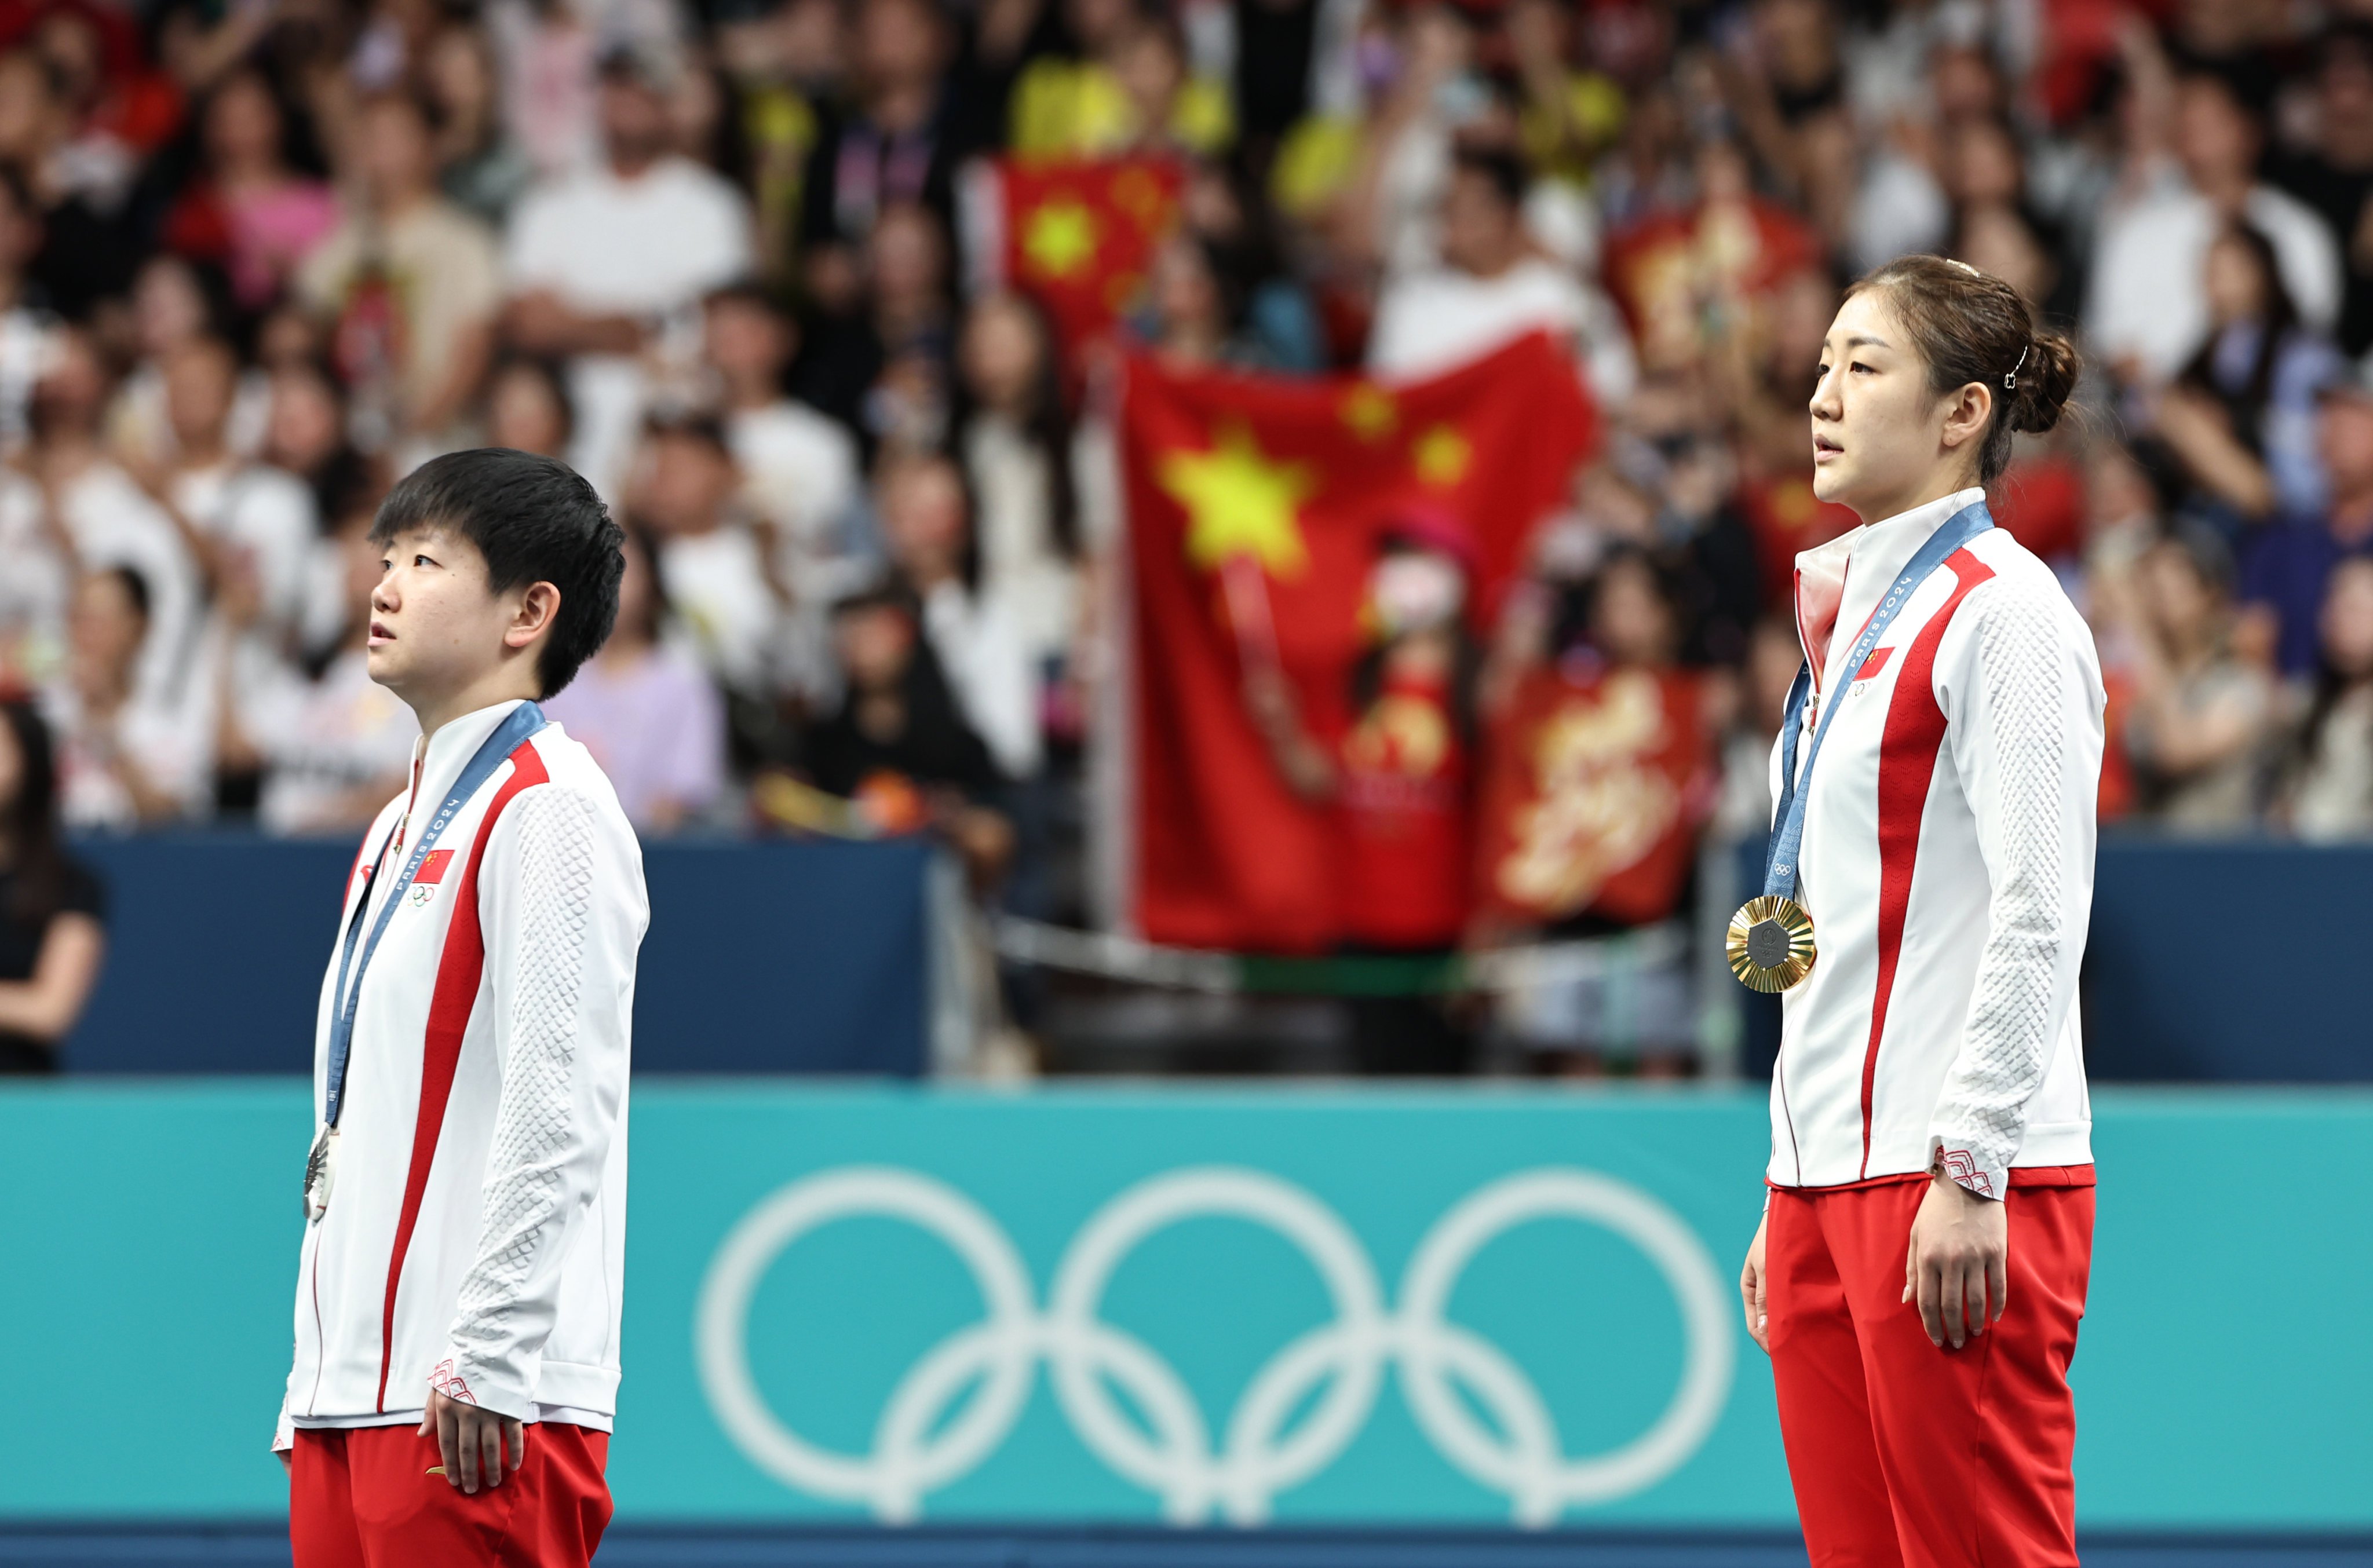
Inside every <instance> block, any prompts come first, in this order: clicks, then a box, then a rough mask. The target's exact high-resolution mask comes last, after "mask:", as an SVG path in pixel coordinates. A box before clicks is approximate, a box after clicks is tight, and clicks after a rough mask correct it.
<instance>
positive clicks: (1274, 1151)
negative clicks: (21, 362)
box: [0, 1081, 2373, 1527]
mask: <svg viewBox="0 0 2373 1568" xmlns="http://www.w3.org/2000/svg"><path fill="white" fill-rule="evenodd" d="M635 1094H636V1098H635V1105H634V1118H635V1122H634V1138H635V1165H634V1185H633V1191H632V1205H631V1208H632V1230H631V1233H630V1235H631V1242H630V1249H629V1281H630V1295H629V1299H628V1303H627V1308H626V1341H625V1348H626V1383H625V1391H624V1394H623V1399H624V1404H625V1408H624V1410H623V1412H622V1418H621V1426H620V1431H619V1434H618V1437H617V1440H616V1445H615V1448H614V1458H613V1466H612V1473H611V1480H612V1483H613V1486H614V1491H615V1492H616V1495H617V1499H618V1503H619V1506H620V1509H621V1515H622V1517H625V1518H630V1519H631V1518H641V1519H645V1520H651V1519H659V1518H687V1519H715V1520H746V1521H758V1520H789V1519H808V1520H814V1519H832V1518H840V1519H864V1518H881V1519H892V1520H896V1519H906V1518H916V1517H920V1518H923V1519H926V1520H932V1519H937V1520H961V1519H979V1518H987V1517H1033V1518H1047V1519H1055V1518H1072V1519H1079V1518H1096V1519H1134V1520H1154V1519H1159V1518H1164V1517H1167V1518H1170V1519H1174V1520H1179V1521H1189V1520H1192V1521H1204V1522H1212V1523H1224V1522H1228V1521H1244V1522H1251V1521H1257V1520H1263V1519H1273V1520H1276V1521H1278V1522H1281V1523H1292V1522H1295V1521H1318V1520H1328V1521H1343V1520H1378V1521H1382V1520H1426V1521H1434V1522H1441V1523H1478V1522H1488V1521H1492V1520H1511V1521H1517V1522H1527V1523H1548V1522H1551V1521H1562V1522H1565V1523H1569V1524H1581V1523H1605V1524H1609V1525H1612V1524H1618V1523H1620V1524H1628V1525H1635V1526H1636V1525H1655V1524H1691V1525H1701V1526H1702V1525H1722V1524H1736V1525H1770V1524H1778V1523H1784V1522H1786V1521H1787V1520H1788V1518H1789V1517H1790V1512H1791V1510H1790V1504H1789V1495H1788V1488H1787V1480H1786V1474H1785V1470H1784V1468H1783V1462H1782V1459H1781V1455H1780V1445H1779V1440H1778V1433H1777V1429H1776V1425H1775V1422H1774V1419H1773V1416H1772V1410H1771V1379H1770V1375H1769V1374H1768V1372H1767V1371H1766V1369H1765V1366H1764V1364H1763V1362H1762V1358H1761V1357H1760V1356H1759V1354H1758V1353H1757V1352H1756V1351H1755V1349H1754V1347H1753V1345H1752V1344H1751V1343H1749V1342H1748V1340H1746V1338H1745V1337H1744V1335H1743V1334H1742V1333H1741V1332H1740V1330H1739V1329H1738V1328H1737V1326H1736V1325H1737V1313H1736V1308H1735V1305H1733V1304H1734V1290H1733V1285H1732V1281H1733V1279H1734V1277H1735V1274H1736V1266H1737V1258H1738V1254H1739V1252H1740V1249H1741V1248H1742V1247H1744V1246H1745V1245H1746V1243H1747V1240H1748V1235H1750V1234H1751V1232H1752V1230H1753V1228H1754V1223H1755V1215H1756V1211H1757V1207H1758V1193H1757V1183H1758V1176H1759V1168H1760V1164H1761V1156H1762V1148H1763V1143H1764V1141H1765V1137H1766V1132H1765V1122H1764V1113H1763V1108H1762V1105H1761V1103H1760V1100H1759V1098H1757V1097H1755V1096H1752V1095H1747V1094H1689V1093H1676V1094H1647V1093H1638V1094H1627V1093H1604V1094H1554V1093H1545V1092H1538V1091H1532V1092H1525V1091H1518V1090H1512V1089H1510V1090H1502V1089H1477V1090H1475V1091H1473V1092H1470V1093H1456V1092H1444V1091H1432V1092H1419V1091H1406V1092H1404V1091H1399V1090H1389V1089H1380V1090H1375V1091H1372V1092H1357V1093H1355V1092H1350V1091H1344V1090H1316V1089H1310V1090H1297V1089H1267V1088H1264V1089H1261V1090H1258V1091H1252V1090H1245V1091H1234V1090H1224V1091H1210V1090H1193V1089H1170V1088H1163V1089H1151V1088H1148V1089H1135V1090H1120V1091H1093V1090H1061V1091H1049V1092H1041V1093H1033V1094H987V1093H978V1094H975V1093H958V1092H947V1091H940V1092H932V1091H926V1090H899V1089H890V1088H873V1087H851V1088H832V1087H825V1088H817V1087H801V1086H789V1085H784V1084H778V1083H766V1084H755V1083H734V1084H690V1083H669V1082H638V1083H637V1088H636V1092H635ZM2097 1109H2098V1114H2099V1116H2100V1125H2099V1128H2098V1133H2097V1149H2098V1155H2099V1158H2100V1161H2101V1165H2102V1170H2103V1178H2102V1185H2101V1188H2100V1196H2099V1222H2098V1223H2099V1229H2098V1246H2097V1256H2096V1267H2095V1273H2094V1285H2093V1294H2092V1309H2091V1312H2090V1314H2089V1316H2088V1317H2087V1322H2086V1325H2085V1329H2084V1338H2083V1341H2082V1348H2081V1350H2080V1352H2079V1354H2078V1357H2077V1363H2076V1384H2077V1391H2078V1401H2079V1402H2078V1412H2079V1420H2080V1438H2079V1444H2078V1453H2077V1485H2078V1498H2079V1506H2080V1510H2081V1514H2082V1516H2083V1518H2084V1519H2085V1520H2086V1521H2087V1523H2088V1524H2090V1525H2091V1526H2093V1527H2133V1526H2142V1527H2304V1526H2319V1527H2366V1526H2367V1525H2373V1486H2368V1485H2367V1482H2366V1479H2365V1478H2366V1477H2367V1475H2368V1474H2373V1420H2368V1419H2367V1416H2366V1414H2365V1408H2364V1399H2365V1391H2366V1390H2367V1388H2368V1387H2373V1348H2368V1346H2373V1337H2368V1336H2367V1334H2366V1333H2365V1331H2364V1329H2363V1326H2362V1318H2363V1314H2364V1304H2365V1303H2366V1302H2367V1300H2368V1299H2373V1253H2368V1249H2367V1247H2366V1246H2365V1245H2364V1238H2365V1234H2366V1233H2365V1228H2364V1223H2363V1219H2362V1212H2361V1210H2362V1199H2361V1196H2360V1195H2361V1192H2362V1188H2363V1182H2362V1175H2363V1171H2364V1169H2365V1166H2366V1161H2367V1155H2368V1154H2373V1095H2367V1094H2318V1095H2314V1096H2307V1095H2297V1094H2272V1093H2266V1094H2249V1093H2239V1094H2237V1093H2232V1092H2225V1093H2220V1094H2213V1095H2212V1094H2202V1093H2197V1092H2126V1093H2121V1094H2110V1093H2104V1094H2100V1095H2099V1096H2098V1101H2097ZM306 1119H307V1107H306V1101H305V1094H304V1091H303V1088H302V1087H301V1085H298V1084H295V1083H282V1082H276V1081H275V1082H264V1083H256V1082H246V1083H238V1084H226V1083H222V1082H205V1083H197V1082H193V1083H186V1084H183V1083H171V1084H154V1083H152V1084H146V1085H143V1084H134V1083H125V1084H122V1085H108V1086H96V1087H94V1086H88V1085H36V1086H29V1087H23V1088H16V1087H11V1088H9V1089H7V1090H6V1091H5V1092H0V1345H5V1346H6V1352H7V1354H8V1358H9V1362H10V1379H9V1380H10V1383H11V1386H12V1395H13V1397H12V1398H11V1399H10V1401H9V1419H8V1420H6V1422H0V1515H6V1516H28V1515H45V1516H53V1517H54V1516H59V1515H113V1516H122V1515H181V1516H192V1515H200V1516H204V1515H255V1514H259V1513H265V1512H270V1511H273V1510H275V1509H276V1508H277V1507H278V1506H279V1505H280V1503H281V1487H280V1478H279V1468H278V1466H277V1465H275V1463H274V1462H273V1461H272V1460H271V1458H270V1457H268V1456H267V1455H266V1453H265V1452H264V1447H265V1444H266V1442H267V1440H268V1437H269V1433H270V1429H271V1425H272V1416H273V1411H274V1409H275V1405H276V1402H277V1399H278V1388H279V1384H280V1381H281V1378H282V1376H283V1375H284V1373H285V1370H286V1361H287V1354H288V1346H289V1335H290V1316H291V1313H290V1301H291V1293H292V1290H293V1281H294V1278H295V1267H296V1257H297V1244H298V1230H299V1224H300V1222H299V1221H298V1216H297V1185H298V1165H299V1164H300V1163H301V1159H302V1154H303V1152H304V1148H305V1143H306V1134H307V1126H306Z"/></svg>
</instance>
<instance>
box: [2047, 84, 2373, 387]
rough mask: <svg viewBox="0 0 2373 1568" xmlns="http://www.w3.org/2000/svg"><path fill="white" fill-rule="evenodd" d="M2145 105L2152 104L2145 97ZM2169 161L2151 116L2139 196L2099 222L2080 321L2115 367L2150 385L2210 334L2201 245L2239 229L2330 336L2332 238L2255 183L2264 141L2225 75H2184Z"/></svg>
mask: <svg viewBox="0 0 2373 1568" xmlns="http://www.w3.org/2000/svg"><path fill="white" fill-rule="evenodd" d="M2140 101H2141V102H2142V103H2143V104H2145V106H2147V105H2150V104H2155V103H2156V102H2157V101H2158V99H2157V96H2154V95H2153V94H2151V93H2149V92H2147V91H2145V92H2143V93H2142V95H2141V99H2140ZM2171 104H2172V108H2171V111H2170V113H2169V117H2168V126H2167V131H2168V136H2169V139H2170V141H2171V143H2172V147H2173V152H2174V161H2173V163H2171V164H2170V163H2169V162H2168V160H2167V159H2166V158H2162V157H2159V156H2157V154H2156V153H2155V152H2154V151H2153V150H2152V148H2151V138H2152V137H2153V135H2154V134H2155V133H2154V132H2153V131H2152V130H2151V129H2150V128H2148V127H2149V126H2150V124H2151V113H2150V111H2149V110H2148V109H2147V108H2145V109H2144V110H2142V111H2138V114H2139V115H2140V117H2141V118H2142V119H2143V120H2144V122H2145V130H2144V131H2143V132H2142V133H2141V134H2142V135H2143V136H2144V138H2145V142H2144V146H2143V147H2142V148H2141V149H2140V151H2141V155H2142V158H2143V164H2142V167H2141V168H2140V169H2138V170H2136V171H2135V172H2136V176H2137V177H2138V178H2139V179H2140V180H2142V181H2143V184H2142V188H2141V190H2140V192H2139V193H2137V194H2136V195H2134V196H2133V197H2132V198H2130V199H2129V200H2128V201H2127V202H2125V203H2124V204H2123V205H2120V206H2116V207H2113V208H2112V209H2111V210H2110V212H2109V213H2108V214H2107V215H2105V216H2103V218H2102V220H2101V236H2100V243H2099V249H2098V252H2097V254H2096V256H2095V258H2094V263H2093V276H2092V284H2091V292H2090V295H2089V298H2087V303H2086V308H2085V324H2086V326H2087V329H2088V330H2089V331H2090V332H2091V333H2092V336H2093V342H2094V344H2095V345H2096V348H2097V350H2098V353H2099V354H2100V356H2101V357H2103V358H2104V359H2106V360H2108V361H2110V364H2111V365H2112V366H2113V367H2116V366H2118V365H2119V364H2120V362H2121V361H2122V362H2124V365H2125V369H2127V371H2128V373H2139V374H2140V375H2141V376H2142V377H2143V378H2144V379H2145V380H2150V381H2154V382H2158V381H2165V380H2168V378H2170V377H2172V376H2173V375H2174V374H2175V372H2176V371H2177V369H2180V367H2181V366H2182V364H2183V362H2184V361H2185V360H2186V359H2187V358H2189V357H2191V355H2192V351H2193V350H2195V349H2197V348H2198V347H2199V346H2200V345H2201V342H2202V340H2203V339H2204V338H2205V337H2206V336H2207V335H2208V331H2209V310H2208V293H2207V288H2206V286H2205V284H2204V282H2203V278H2204V276H2205V275H2206V271H2207V268H2206V263H2207V259H2208V251H2209V247H2210V246H2211V245H2213V244H2214V243H2215V240H2216V236H2217V235H2218V234H2219V233H2221V232H2223V231H2224V229H2225V228H2227V226H2228V225H2230V224H2232V223H2234V222H2237V221H2246V222H2247V223H2248V224H2249V225H2250V227H2251V228H2255V229H2257V230H2258V231H2259V232H2260V233H2262V234H2263V235H2264V236H2265V237H2266V239H2267V240H2269V241H2270V242H2271V243H2272V244H2273V246H2274V256H2275V260H2276V262H2277V263H2278V264H2279V265H2280V267H2281V269H2282V277H2283V285H2284V287H2285V288H2287V289H2288V290H2289V291H2290V297H2291V299H2292V301H2293V302H2294V303H2296V304H2297V307H2298V313H2299V320H2300V321H2301V322H2304V323H2305V324H2306V325H2307V327H2308V328H2309V330H2311V331H2313V332H2316V333H2330V332H2331V331H2332V327H2333V325H2334V323H2335V322H2337V320H2338V319H2339V315H2340V299H2341V287H2342V275H2341V264H2340V245H2339V241H2338V240H2336V239H2335V238H2334V236H2333V235H2332V230H2331V229H2330V228H2328V227H2326V226H2325V224H2324V221H2323V219H2322V218H2321V217H2320V216H2317V215H2316V212H2315V209H2314V208H2312V207H2310V206H2309V205H2307V204H2305V203H2304V202H2301V201H2300V200H2298V198H2297V197H2296V196H2291V195H2286V194H2285V193H2283V192H2281V191H2278V190H2276V189H2274V187H2273V186H2271V185H2267V184H2263V183H2262V182H2260V181H2259V180H2258V178H2257V168H2258V154H2259V150H2260V147H2261V146H2262V142H2263V133H2262V130H2261V128H2260V127H2259V125H2258V123H2257V122H2256V121H2255V120H2253V119H2252V118H2251V117H2250V111H2249V110H2248V109H2247V108H2245V107H2244V106H2243V105H2242V103H2241V101H2240V100H2239V99H2238V98H2236V97H2235V96H2234V93H2233V89H2232V88H2231V87H2230V86H2229V85H2228V84H2227V82H2226V81H2225V80H2224V79H2223V78H2221V77H2218V76H2212V75H2209V74H2206V73H2204V72H2203V73H2201V74H2199V75H2194V76H2186V77H2184V78H2183V79H2182V81H2181V82H2180V83H2179V84H2177V86H2176V87H2175V88H2174V90H2173V93H2172V96H2171Z"/></svg>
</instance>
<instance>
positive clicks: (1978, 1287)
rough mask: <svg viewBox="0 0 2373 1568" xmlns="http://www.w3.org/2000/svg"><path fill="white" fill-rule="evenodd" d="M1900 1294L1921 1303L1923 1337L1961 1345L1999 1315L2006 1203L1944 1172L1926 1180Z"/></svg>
mask: <svg viewBox="0 0 2373 1568" xmlns="http://www.w3.org/2000/svg"><path fill="white" fill-rule="evenodd" d="M1903 1299H1904V1300H1905V1301H1907V1302H1909V1301H1913V1300H1917V1301H1918V1302H1919V1304H1920V1321H1921V1323H1922V1324H1923V1326H1924V1327H1925V1328H1927V1330H1928V1342H1929V1343H1930V1344H1932V1345H1935V1347H1936V1348H1937V1349H1938V1350H1942V1349H1944V1348H1945V1344H1946V1341H1947V1340H1950V1341H1951V1342H1952V1346H1953V1348H1954V1349H1955V1350H1957V1351H1958V1350H1959V1349H1960V1348H1961V1347H1962V1345H1964V1344H1965V1343H1967V1342H1968V1341H1969V1340H1972V1339H1975V1338H1976V1337H1977V1336H1978V1335H1980V1334H1982V1333H1984V1332H1985V1331H1986V1325H1987V1324H1989V1323H1993V1322H1997V1321H1999V1320H2000V1319H2001V1317H2002V1315H2003V1308H2004V1307H2005V1306H2006V1305H2009V1301H2010V1221H2009V1217H2008V1214H2007V1211H2005V1207H2004V1206H2003V1205H2002V1204H2001V1203H1998V1202H1996V1201H1995V1200H1994V1199H1991V1198H1981V1197H1979V1196H1978V1195H1977V1194H1976V1193H1974V1192H1971V1191H1969V1190H1968V1189H1967V1188H1963V1187H1961V1186H1960V1185H1959V1184H1958V1183H1957V1182H1955V1181H1953V1180H1952V1179H1950V1178H1949V1177H1946V1176H1935V1177H1933V1178H1931V1179H1930V1181H1929V1183H1928V1191H1927V1193H1926V1194H1925V1195H1924V1196H1923V1198H1922V1199H1920V1212H1919V1213H1918V1214H1916V1215H1914V1216H1913V1217H1912V1221H1911V1248H1910V1250H1909V1251H1908V1252H1906V1253H1905V1255H1904V1258H1903Z"/></svg>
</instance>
